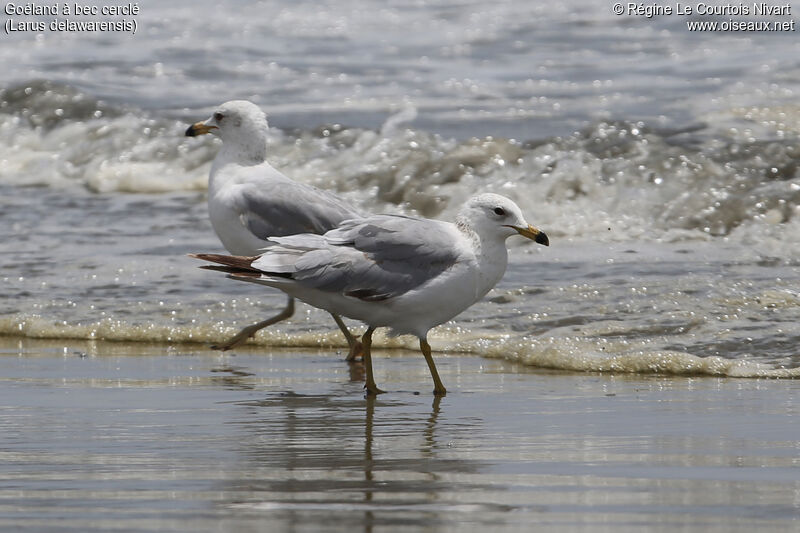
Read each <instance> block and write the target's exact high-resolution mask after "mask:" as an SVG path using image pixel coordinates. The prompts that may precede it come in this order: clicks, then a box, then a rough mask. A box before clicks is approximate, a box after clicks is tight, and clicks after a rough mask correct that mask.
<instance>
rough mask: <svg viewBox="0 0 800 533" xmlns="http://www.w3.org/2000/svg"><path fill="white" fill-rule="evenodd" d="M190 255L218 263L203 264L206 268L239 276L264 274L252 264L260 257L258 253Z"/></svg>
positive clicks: (259, 275)
mask: <svg viewBox="0 0 800 533" xmlns="http://www.w3.org/2000/svg"><path fill="white" fill-rule="evenodd" d="M189 257H194V258H195V259H200V260H201V261H208V262H209V263H217V264H216V265H203V266H201V267H200V268H205V269H206V270H219V271H220V272H226V273H228V274H232V275H234V276H237V277H252V278H260V277H261V275H262V274H264V273H263V272H262V271H261V270H258V269H257V268H253V267H252V266H251V264H252V263H253V261H255V260H256V259H258V256H257V255H256V256H252V257H248V256H241V255H221V254H189Z"/></svg>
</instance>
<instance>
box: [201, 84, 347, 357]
mask: <svg viewBox="0 0 800 533" xmlns="http://www.w3.org/2000/svg"><path fill="white" fill-rule="evenodd" d="M267 131H268V126H267V117H266V115H265V114H264V112H263V111H261V109H260V108H259V107H258V106H257V105H255V104H253V103H252V102H248V101H245V100H234V101H230V102H225V103H224V104H222V105H221V106H219V107H218V108H217V109H216V110H215V111H214V113H213V114H212V115H211V117H210V118H209V119H208V120H206V121H205V122H197V123H196V124H193V125H192V126H190V127H189V129H187V130H186V135H187V136H190V137H194V136H197V135H203V134H206V133H210V134H212V135H215V136H217V137H219V138H220V139H222V147H221V148H220V151H219V153H218V154H217V156H216V158H215V159H214V162H213V164H212V165H211V173H210V175H209V179H208V214H209V217H210V218H211V225H212V226H213V227H214V231H215V232H216V233H217V236H218V237H219V239H220V240H221V241H222V244H223V246H225V248H226V249H227V250H228V252H230V253H232V254H236V255H257V254H259V253H261V252H260V250H261V249H262V248H264V247H265V246H267V245H268V242H267V239H269V238H270V237H282V236H285V235H294V234H297V233H317V234H321V233H325V232H326V231H328V230H331V229H333V228H335V227H336V226H337V225H338V224H339V223H340V222H342V221H343V220H345V219H352V218H357V217H359V216H360V214H359V213H358V211H356V209H355V208H354V207H352V206H351V205H348V204H347V202H345V201H344V200H342V199H341V198H338V197H336V196H335V195H334V194H331V193H329V192H326V191H323V190H320V189H317V188H316V187H312V186H310V185H306V184H303V183H299V182H296V181H294V180H292V179H290V178H288V177H286V176H284V175H283V174H281V173H280V172H279V171H277V170H276V169H275V168H273V167H272V165H270V164H269V162H267ZM293 313H294V298H293V297H292V296H289V298H288V300H287V304H286V308H285V309H284V310H283V311H281V312H280V313H278V314H277V315H275V316H273V317H271V318H269V319H267V320H264V321H262V322H259V323H257V324H253V325H251V326H248V327H246V328H244V329H242V330H241V331H240V332H239V333H238V334H237V335H236V336H234V337H233V338H232V339H230V340H228V341H227V342H225V343H222V344H220V345H217V346H215V348H218V349H221V350H229V349H231V348H233V347H234V346H236V345H237V344H239V343H241V342H243V341H245V340H247V339H248V338H249V337H251V336H253V335H254V334H255V332H256V331H258V330H260V329H262V328H265V327H267V326H269V325H271V324H274V323H276V322H279V321H281V320H285V319H287V318H289V317H290V316H292V314H293ZM333 319H334V320H335V321H336V324H337V325H338V326H339V328H340V329H341V330H342V333H344V335H345V337H346V338H347V342H348V345H349V347H350V352H349V354H348V360H350V359H352V358H353V357H355V355H356V354H357V353H358V352H359V351H360V342H359V341H358V339H357V338H356V337H354V336H353V335H352V334H351V333H350V331H349V330H348V329H347V326H345V324H344V322H343V321H342V320H341V318H340V317H338V316H336V315H333Z"/></svg>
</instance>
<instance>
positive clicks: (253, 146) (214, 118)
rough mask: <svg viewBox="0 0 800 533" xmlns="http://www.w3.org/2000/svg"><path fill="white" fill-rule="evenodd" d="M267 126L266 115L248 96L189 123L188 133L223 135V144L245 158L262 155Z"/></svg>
mask: <svg viewBox="0 0 800 533" xmlns="http://www.w3.org/2000/svg"><path fill="white" fill-rule="evenodd" d="M268 128H269V126H268V124H267V115H265V114H264V112H263V111H261V108H259V107H258V106H257V105H255V104H254V103H252V102H248V101H247V100H231V101H230V102H225V103H224V104H222V105H220V106H219V107H217V109H215V110H214V113H212V115H211V116H210V117H209V118H208V120H206V121H205V122H196V123H195V124H192V125H191V126H189V128H188V129H187V130H186V136H187V137H196V136H198V135H205V134H206V133H210V134H211V135H215V136H217V137H219V138H220V139H222V142H223V145H224V146H228V147H230V148H233V149H235V150H236V151H237V152H241V153H242V155H243V157H244V158H245V159H263V157H264V156H265V155H266V154H265V153H264V152H265V151H266V143H267V130H268ZM247 156H250V157H247Z"/></svg>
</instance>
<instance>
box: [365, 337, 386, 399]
mask: <svg viewBox="0 0 800 533" xmlns="http://www.w3.org/2000/svg"><path fill="white" fill-rule="evenodd" d="M374 331H375V328H367V331H366V332H365V333H364V336H363V337H362V338H361V344H362V345H363V354H364V366H365V367H366V369H367V383H366V384H365V385H364V388H365V389H367V395H368V396H374V395H376V394H381V393H383V392H385V391H382V390H381V389H379V388H378V386H377V385H375V377H374V376H373V375H372V333H373V332H374Z"/></svg>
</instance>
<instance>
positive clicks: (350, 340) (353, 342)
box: [331, 313, 364, 362]
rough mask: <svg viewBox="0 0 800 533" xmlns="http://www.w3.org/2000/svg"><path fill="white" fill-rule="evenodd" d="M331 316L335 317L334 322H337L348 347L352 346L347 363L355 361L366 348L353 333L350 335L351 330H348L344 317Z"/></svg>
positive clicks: (346, 359)
mask: <svg viewBox="0 0 800 533" xmlns="http://www.w3.org/2000/svg"><path fill="white" fill-rule="evenodd" d="M331 316H332V317H333V320H334V321H335V322H336V325H337V326H339V329H340V330H342V333H343V334H344V338H345V339H347V344H348V346H350V351H349V353H348V354H347V357H346V358H345V361H347V362H351V361H355V359H356V357H358V356H359V355H361V354H362V353H363V352H364V348H363V346H362V345H361V341H360V340H358V339H357V338H356V337H355V336H354V335H353V334H352V333H350V330H349V329H347V326H346V325H345V323H344V321H343V320H342V317H340V316H339V315H334V314H333V313H331Z"/></svg>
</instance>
